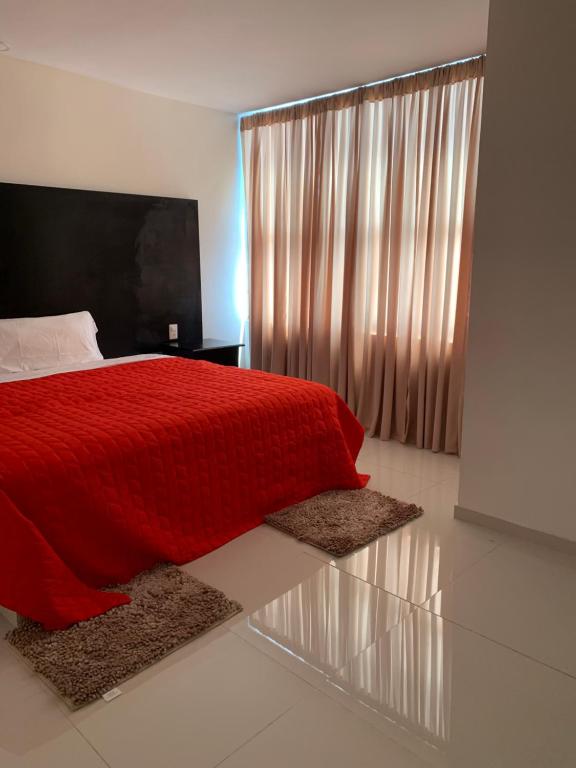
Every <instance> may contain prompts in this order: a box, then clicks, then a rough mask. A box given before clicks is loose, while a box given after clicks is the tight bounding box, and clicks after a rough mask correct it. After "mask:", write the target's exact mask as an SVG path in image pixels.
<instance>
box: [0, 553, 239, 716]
mask: <svg viewBox="0 0 576 768" xmlns="http://www.w3.org/2000/svg"><path fill="white" fill-rule="evenodd" d="M110 589H115V590H119V591H121V592H125V593H127V594H129V595H130V596H131V597H132V602H131V603H130V604H129V605H121V606H119V607H118V608H113V609H112V610H111V611H108V613H104V614H102V615H101V616H96V617H95V618H94V619H89V620H88V621H82V622H80V623H78V624H74V625H73V626H71V627H69V628H68V629H65V630H61V631H58V632H48V631H46V630H44V629H42V627H41V626H40V625H39V624H36V623H35V622H32V621H30V620H28V619H20V620H19V626H18V627H17V628H16V629H13V630H12V631H11V632H9V633H8V635H7V639H8V642H9V643H10V644H11V645H12V646H14V648H16V649H17V650H18V651H19V652H20V653H21V654H22V656H24V658H25V659H26V661H27V662H29V663H30V664H31V665H32V667H33V669H34V670H35V671H36V672H38V673H39V674H40V675H42V676H43V677H44V678H45V679H46V680H47V682H48V683H49V684H50V685H51V687H52V688H54V689H55V690H56V691H57V693H59V694H60V695H61V696H62V698H63V699H64V700H65V701H66V703H67V704H68V706H69V707H70V708H71V709H78V708H79V707H82V706H84V705H85V704H89V703H90V702H91V701H94V699H97V698H98V697H99V696H101V695H102V694H104V693H106V692H107V691H110V690H111V689H112V688H114V687H115V686H117V685H118V684H119V683H121V682H123V681H124V680H127V679H128V678H129V677H132V676H133V675H135V674H136V673H137V672H140V671H141V670H143V669H145V668H146V667H149V666H150V665H151V664H154V662H156V661H158V660H159V659H161V658H163V657H164V656H167V655H168V654H169V653H171V652H172V651H175V650H176V649H177V648H179V647H180V646H182V645H184V644H185V643H187V642H189V641H190V640H193V639H194V638H195V637H198V635H201V634H202V633H204V632H206V631H207V630H209V629H211V628H212V627H215V626H216V625H218V624H221V623H222V622H223V621H226V619H229V618H230V617H231V616H234V615H235V614H236V613H239V612H240V611H241V610H242V606H241V605H240V604H239V603H237V602H235V601H234V600H229V599H228V598H227V597H226V595H225V594H224V593H222V592H220V590H218V589H215V588H214V587H210V586H208V584H204V583H203V582H201V581H198V579H195V578H194V577H193V576H190V575H188V574H187V573H185V572H184V571H181V570H180V569H179V568H177V567H176V566H175V565H159V566H157V567H156V568H153V569H152V570H150V571H145V572H144V573H141V574H139V575H138V576H136V577H135V578H134V579H132V581H130V582H129V583H128V584H123V585H121V586H119V587H118V586H116V587H113V588H112V587H111V588H110Z"/></svg>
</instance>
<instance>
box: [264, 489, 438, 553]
mask: <svg viewBox="0 0 576 768" xmlns="http://www.w3.org/2000/svg"><path fill="white" fill-rule="evenodd" d="M422 512H423V510H422V508H421V507H417V506H416V504H408V503H407V502H404V501H398V499H392V498H390V496H384V494H382V493H379V492H378V491H372V490H370V489H369V488H362V489H361V490H359V491H328V492H327V493H321V494H319V495H318V496H313V497H312V498H311V499H307V500H306V501H302V502H300V503H299V504H294V505H293V506H292V507H287V508H286V509H282V510H280V512H274V514H272V515H267V516H266V518H265V519H266V522H267V523H268V524H269V525H273V526H274V527H275V528H279V529H280V530H281V531H284V533H288V534H290V535H291V536H294V537H295V538H297V539H299V541H304V542H306V544H312V545H313V546H315V547H318V548H319V549H323V550H325V551H326V552H329V553H330V554H331V555H334V557H343V556H344V555H349V554H350V553H351V552H353V551H354V550H355V549H358V547H362V546H364V545H365V544H368V543H370V542H371V541H374V540H375V539H377V538H378V537H379V536H384V535H385V534H387V533H390V531H393V530H395V529H396V528H399V527H400V526H401V525H404V524H405V523H408V522H410V520H413V519H414V518H415V517H420V515H421V514H422Z"/></svg>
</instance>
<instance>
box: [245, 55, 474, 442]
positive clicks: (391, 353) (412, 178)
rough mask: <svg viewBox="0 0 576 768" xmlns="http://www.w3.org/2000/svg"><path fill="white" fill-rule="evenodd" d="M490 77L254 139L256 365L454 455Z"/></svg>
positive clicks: (251, 133)
mask: <svg viewBox="0 0 576 768" xmlns="http://www.w3.org/2000/svg"><path fill="white" fill-rule="evenodd" d="M467 66H468V65H467ZM479 66H480V65H478V66H477V68H476V70H471V69H470V68H468V69H466V71H465V72H464V74H466V73H467V75H468V76H467V77H466V79H462V78H460V77H455V76H451V75H450V76H448V75H446V77H445V78H444V80H445V82H440V83H439V84H438V82H439V78H438V77H437V76H434V77H431V79H430V80H429V81H428V82H427V85H426V87H425V88H423V89H422V90H415V89H414V88H413V87H412V86H406V85H404V88H405V91H406V92H402V93H394V94H393V95H384V96H383V97H382V98H379V99H364V100H362V99H356V98H355V99H353V100H352V103H350V105H348V106H343V107H341V108H334V109H323V110H320V109H318V108H314V109H311V110H308V111H307V110H304V112H303V113H302V114H303V116H301V117H295V118H293V119H278V120H274V119H273V117H272V118H271V117H270V116H269V115H268V116H267V117H266V119H262V120H261V121H259V120H254V121H252V123H251V124H250V126H247V125H244V126H243V127H244V130H243V131H242V141H243V157H244V170H245V180H246V202H247V211H248V240H249V250H250V259H251V281H250V286H251V306H250V328H251V337H250V338H251V364H252V366H253V367H255V368H261V369H263V370H267V371H272V372H275V373H281V374H288V375H291V376H298V377H301V378H306V379H311V380H315V381H319V382H321V383H324V384H327V385H328V386H330V387H332V388H333V389H334V390H336V391H337V392H338V393H339V394H340V395H341V396H342V397H343V398H344V399H345V400H346V402H347V403H348V404H349V406H350V407H351V408H352V410H353V411H354V412H355V413H356V414H357V415H358V418H359V419H360V421H361V422H362V423H363V424H364V426H365V427H366V428H367V430H368V432H369V434H370V435H372V436H379V437H381V438H382V439H397V440H400V441H402V442H411V443H414V444H416V445H418V446H420V447H425V448H431V449H432V450H434V451H447V452H451V453H457V452H459V444H460V427H461V412H462V390H463V371H464V354H465V348H466V329H467V316H468V305H469V284H470V270H471V262H472V233H473V222H474V204H475V190H476V175H477V164H478V145H479V134H480V118H481V105H482V87H483V77H482V70H481V68H479ZM435 83H436V84H435ZM392 90H394V89H392ZM396 90H398V88H396ZM283 114H284V112H283ZM284 117H286V115H285V114H284Z"/></svg>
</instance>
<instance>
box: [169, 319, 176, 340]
mask: <svg viewBox="0 0 576 768" xmlns="http://www.w3.org/2000/svg"><path fill="white" fill-rule="evenodd" d="M168 338H169V339H170V341H177V340H178V323H170V325H169V326H168Z"/></svg>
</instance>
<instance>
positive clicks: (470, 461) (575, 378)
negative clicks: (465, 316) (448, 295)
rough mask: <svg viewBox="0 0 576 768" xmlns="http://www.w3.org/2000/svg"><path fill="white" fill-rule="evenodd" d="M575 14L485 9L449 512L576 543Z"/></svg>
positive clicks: (528, 7)
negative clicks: (463, 360) (460, 418)
mask: <svg viewBox="0 0 576 768" xmlns="http://www.w3.org/2000/svg"><path fill="white" fill-rule="evenodd" d="M575 38H576V5H574V4H573V3H569V2H566V0H548V2H546V3H543V2H541V0H492V2H491V10H490V24H489V32H488V59H487V76H486V92H485V102H484V115H483V128H482V141H481V149H480V172H479V188H478V207H477V219H476V246H475V255H474V269H473V277H472V298H471V318H470V340H469V349H468V361H467V372H466V390H465V401H464V402H465V406H464V424H463V449H462V461H461V486H460V497H459V504H460V506H462V507H465V508H467V509H470V510H473V511H475V512H480V513H483V514H487V515H491V516H495V517H497V518H501V519H503V520H505V521H508V522H512V523H516V524H519V525H522V526H525V527H527V528H531V529H536V530H538V531H541V532H545V533H549V534H553V535H556V536H560V537H563V538H565V539H569V540H572V541H576V100H575V98H574V71H575V70H574V39H575Z"/></svg>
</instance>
